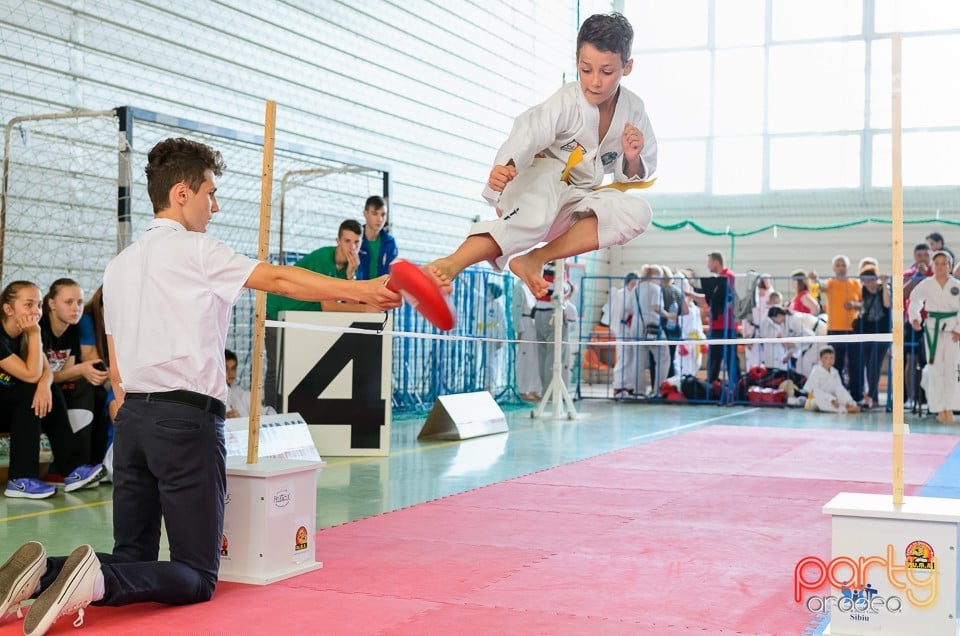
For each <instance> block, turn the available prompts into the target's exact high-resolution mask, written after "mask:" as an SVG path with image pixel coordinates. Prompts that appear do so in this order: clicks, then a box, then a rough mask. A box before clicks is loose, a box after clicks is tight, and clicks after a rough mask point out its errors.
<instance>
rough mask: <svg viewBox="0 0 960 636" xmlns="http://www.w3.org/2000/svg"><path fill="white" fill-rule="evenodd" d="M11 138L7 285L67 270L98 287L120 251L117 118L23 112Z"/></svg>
mask: <svg viewBox="0 0 960 636" xmlns="http://www.w3.org/2000/svg"><path fill="white" fill-rule="evenodd" d="M5 141H6V143H5V148H6V152H5V154H4V170H5V172H4V200H3V206H4V222H3V227H2V228H0V240H2V246H3V261H2V268H3V269H2V279H3V283H4V284H6V283H9V282H11V281H13V280H30V281H33V282H35V283H37V284H38V285H39V286H40V287H41V288H45V287H46V286H47V285H49V284H50V283H51V282H53V281H54V280H55V279H57V278H60V277H63V276H68V277H70V278H74V279H76V280H77V281H78V282H80V284H81V285H82V286H83V287H84V288H85V289H86V290H88V293H91V292H92V291H93V290H94V289H96V287H97V286H98V285H99V284H100V278H101V276H102V273H103V268H104V266H105V265H106V264H107V261H109V260H110V258H111V257H112V256H113V255H114V254H115V252H116V236H117V157H118V153H117V150H118V134H117V119H116V116H115V115H114V113H113V111H107V112H100V113H75V114H70V115H68V116H57V117H56V118H52V117H49V116H38V117H31V118H17V119H14V120H11V122H9V123H8V126H7V138H6V140H5Z"/></svg>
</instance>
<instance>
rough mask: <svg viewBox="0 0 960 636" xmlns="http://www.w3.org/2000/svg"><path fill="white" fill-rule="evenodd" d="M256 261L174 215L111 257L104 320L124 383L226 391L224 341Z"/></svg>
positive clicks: (129, 387) (136, 388) (149, 388)
mask: <svg viewBox="0 0 960 636" xmlns="http://www.w3.org/2000/svg"><path fill="white" fill-rule="evenodd" d="M257 264H258V261H256V260H254V259H252V258H249V257H247V256H244V255H242V254H237V253H236V252H234V251H233V250H232V249H230V248H229V247H227V246H226V245H224V244H223V243H222V242H220V241H219V240H217V239H215V238H213V237H211V236H209V235H207V234H204V233H201V232H190V231H188V230H187V229H186V228H184V227H183V226H182V225H181V224H179V223H177V222H176V221H173V220H170V219H153V220H152V221H151V222H150V224H149V225H148V226H147V229H146V231H144V233H143V234H142V235H141V236H140V238H138V239H137V240H136V241H135V242H134V243H133V244H131V245H130V246H128V247H127V248H126V249H124V250H123V251H122V252H121V253H120V254H118V255H117V256H116V257H115V258H114V259H113V260H111V261H110V263H109V264H108V265H107V269H106V271H105V272H104V276H103V300H104V324H105V328H106V332H107V333H108V334H111V335H112V336H113V344H114V347H115V349H116V351H115V355H116V360H117V370H118V371H119V374H120V378H121V379H122V381H123V387H124V390H125V391H127V392H130V393H152V392H160V391H173V390H177V389H186V390H188V391H194V392H196V393H202V394H204V395H209V396H211V397H215V398H217V399H219V400H220V401H222V402H225V401H226V399H227V372H226V367H225V364H224V358H223V349H224V346H225V344H226V338H227V329H228V327H229V323H230V313H231V309H232V307H233V303H234V302H236V300H237V298H239V296H240V294H241V292H242V291H243V288H244V284H245V283H246V282H247V279H248V278H249V277H250V274H251V273H252V272H253V269H254V267H256V266H257Z"/></svg>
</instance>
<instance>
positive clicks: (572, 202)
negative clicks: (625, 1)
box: [427, 13, 657, 296]
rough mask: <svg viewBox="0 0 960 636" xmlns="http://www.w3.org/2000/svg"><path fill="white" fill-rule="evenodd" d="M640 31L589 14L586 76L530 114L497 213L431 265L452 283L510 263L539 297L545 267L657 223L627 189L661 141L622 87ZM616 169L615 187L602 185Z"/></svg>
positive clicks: (501, 175) (494, 187) (505, 164)
mask: <svg viewBox="0 0 960 636" xmlns="http://www.w3.org/2000/svg"><path fill="white" fill-rule="evenodd" d="M632 46H633V27H631V26H630V22H629V21H627V19H626V18H625V17H623V16H622V15H620V14H619V13H610V14H598V15H593V16H590V17H589V18H587V20H586V21H585V22H584V23H583V26H581V27H580V34H579V35H578V36H577V69H578V72H579V81H578V82H570V83H568V84H566V85H564V86H563V87H562V88H561V89H560V90H558V91H557V92H556V93H554V94H553V95H552V96H551V97H550V98H549V99H547V101H545V102H543V103H542V104H540V105H538V106H534V107H533V108H531V109H530V110H528V111H526V112H525V113H523V114H521V115H520V116H519V117H518V118H517V120H516V121H515V122H514V125H513V130H512V131H511V133H510V136H509V137H508V138H507V141H506V142H505V143H504V144H503V146H502V147H501V148H500V150H499V152H498V153H497V156H496V160H495V165H494V167H493V169H492V170H491V171H490V177H489V179H488V181H487V186H486V188H485V189H484V191H483V197H484V198H485V199H486V200H487V201H489V202H490V203H491V204H492V205H494V206H496V208H497V216H498V217H499V218H498V219H495V220H492V221H481V222H479V223H476V224H474V226H473V228H472V229H471V231H470V236H468V237H467V239H466V240H465V241H464V242H463V243H462V244H461V245H460V247H459V248H457V250H456V251H455V252H454V253H453V254H451V255H449V256H447V257H444V258H440V259H438V260H436V261H434V262H433V263H431V264H430V265H429V266H428V267H427V269H428V271H429V272H430V273H431V274H433V275H434V277H435V278H436V279H437V280H438V282H439V283H440V285H441V286H443V287H449V285H450V281H452V280H453V279H454V278H455V277H456V276H457V275H458V274H459V273H460V272H461V271H462V270H463V269H464V268H466V267H469V266H470V265H473V264H475V263H479V262H480V261H490V263H491V264H492V265H493V266H494V268H495V269H497V270H498V271H500V270H502V269H503V267H504V265H505V264H506V262H507V261H508V260H510V259H511V257H514V256H515V255H517V254H521V252H524V250H528V249H530V248H531V247H533V246H535V245H537V244H538V243H540V242H543V241H546V245H543V246H541V247H537V248H535V249H533V250H530V251H529V252H526V253H525V254H521V255H520V256H516V257H515V258H513V259H512V260H510V270H511V271H512V272H513V273H514V274H516V275H517V276H518V277H519V278H520V279H521V280H522V281H523V282H524V283H526V284H527V287H528V288H529V289H530V291H531V292H533V295H534V296H541V295H543V294H544V293H545V292H546V290H547V282H546V281H545V280H544V279H543V276H542V275H541V270H542V269H543V265H544V263H546V262H548V261H552V260H554V259H557V258H565V257H568V256H576V255H578V254H583V253H586V252H590V251H593V250H596V249H599V248H601V247H608V246H610V245H622V244H624V243H626V242H628V241H630V240H631V239H633V238H634V237H636V236H639V235H640V234H642V233H643V232H644V231H645V230H646V229H647V226H648V225H649V224H650V206H649V205H648V204H647V202H646V201H644V200H643V199H640V198H639V197H634V196H628V195H626V194H624V192H623V191H622V190H624V189H627V188H629V187H631V185H632V184H636V185H635V186H634V187H642V185H641V184H645V183H648V182H650V181H651V180H652V178H653V172H654V170H655V169H656V165H657V141H656V138H655V137H654V134H653V128H652V127H651V126H650V120H649V119H648V118H647V113H646V110H645V109H644V106H643V101H641V100H640V98H639V97H637V96H636V95H634V94H633V93H631V92H630V91H628V90H627V89H625V88H623V87H622V86H620V80H621V79H622V78H623V77H624V76H626V75H629V74H630V71H631V70H633V60H632V59H631V57H630V53H631V49H632ZM608 173H613V175H614V181H615V183H614V184H613V186H614V187H605V188H600V189H598V188H599V186H600V185H601V183H602V182H603V177H604V175H605V174H608Z"/></svg>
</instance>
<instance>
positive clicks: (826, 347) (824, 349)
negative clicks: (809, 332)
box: [820, 345, 837, 358]
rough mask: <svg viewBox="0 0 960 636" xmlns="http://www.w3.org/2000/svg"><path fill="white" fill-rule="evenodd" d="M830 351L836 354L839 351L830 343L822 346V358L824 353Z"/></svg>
mask: <svg viewBox="0 0 960 636" xmlns="http://www.w3.org/2000/svg"><path fill="white" fill-rule="evenodd" d="M828 353H832V354H834V355H836V354H837V352H836V351H835V350H834V349H833V347H831V346H830V345H825V346H824V347H822V348H821V349H820V357H821V358H822V357H823V356H824V355H826V354H828Z"/></svg>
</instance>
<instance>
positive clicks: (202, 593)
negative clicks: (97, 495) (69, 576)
mask: <svg viewBox="0 0 960 636" xmlns="http://www.w3.org/2000/svg"><path fill="white" fill-rule="evenodd" d="M113 439H114V442H113V443H114V446H113V448H114V458H113V470H114V477H113V537H114V546H113V553H112V554H98V556H99V558H100V562H101V566H102V572H103V578H104V587H105V596H104V598H103V599H102V600H100V601H97V602H96V603H94V604H95V605H127V604H130V603H140V602H146V601H153V602H157V603H167V604H170V605H185V604H188V603H198V602H201V601H207V600H209V599H210V598H211V597H212V596H213V592H214V589H215V588H216V585H217V574H218V572H219V569H220V539H221V537H222V534H223V508H224V498H225V493H226V450H225V448H224V435H223V418H221V417H219V416H217V415H214V414H212V413H208V412H207V411H205V410H203V409H200V408H197V407H194V406H187V405H183V404H175V403H170V402H156V401H143V400H126V401H125V402H124V404H123V406H122V407H121V408H120V412H119V413H118V414H117V421H116V423H115V425H114V437H113ZM161 517H162V518H163V522H164V524H165V527H166V529H167V538H168V539H169V542H170V561H162V562H161V561H158V560H157V559H158V557H159V553H160V521H161ZM65 560H66V559H65V557H52V558H50V559H48V560H47V572H46V574H44V576H43V579H42V580H41V588H44V589H45V588H46V587H47V586H49V585H50V584H51V583H52V582H53V580H54V578H56V575H57V574H58V573H59V572H60V570H61V568H62V567H63V563H64V561H65Z"/></svg>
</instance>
